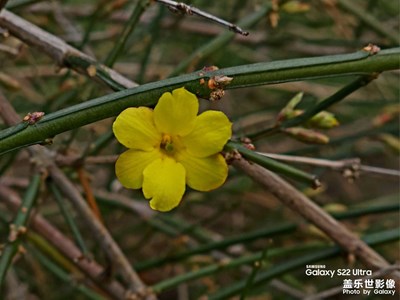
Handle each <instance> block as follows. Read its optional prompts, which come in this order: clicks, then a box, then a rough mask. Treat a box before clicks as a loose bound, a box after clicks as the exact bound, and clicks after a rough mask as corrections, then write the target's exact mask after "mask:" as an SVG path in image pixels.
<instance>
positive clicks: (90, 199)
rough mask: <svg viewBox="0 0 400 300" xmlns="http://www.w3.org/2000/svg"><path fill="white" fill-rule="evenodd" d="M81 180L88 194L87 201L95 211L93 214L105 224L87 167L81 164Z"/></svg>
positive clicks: (79, 170)
mask: <svg viewBox="0 0 400 300" xmlns="http://www.w3.org/2000/svg"><path fill="white" fill-rule="evenodd" d="M77 172H78V177H79V181H80V182H81V185H82V187H83V190H84V192H85V195H86V200H87V203H88V204H89V206H90V208H91V209H92V211H93V214H94V215H95V216H96V217H97V219H98V220H99V221H100V222H101V223H103V224H104V221H103V218H102V217H101V212H100V209H99V207H98V205H97V203H96V199H95V198H94V195H93V191H92V188H91V186H90V182H89V179H88V177H87V174H86V171H85V169H84V168H83V167H82V166H81V167H78V169H77Z"/></svg>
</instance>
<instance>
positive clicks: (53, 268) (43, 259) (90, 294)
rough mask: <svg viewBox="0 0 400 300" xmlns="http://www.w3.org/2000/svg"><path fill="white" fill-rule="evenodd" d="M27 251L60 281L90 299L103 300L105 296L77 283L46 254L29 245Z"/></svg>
mask: <svg viewBox="0 0 400 300" xmlns="http://www.w3.org/2000/svg"><path fill="white" fill-rule="evenodd" d="M28 249H29V253H32V254H33V256H34V257H35V258H37V260H38V261H39V262H40V263H41V264H42V265H43V266H44V267H45V268H46V269H47V270H48V271H50V273H51V274H53V275H55V276H56V277H58V278H59V279H60V280H61V281H63V282H65V283H67V284H69V285H70V286H72V287H73V288H74V289H76V290H78V291H79V292H81V293H82V294H83V295H85V296H86V297H87V299H92V300H104V299H105V298H104V297H103V296H101V295H99V294H97V293H95V292H94V291H92V290H90V289H88V288H87V287H85V286H84V285H82V284H81V283H78V282H77V281H76V280H74V279H73V277H71V276H70V274H68V273H66V272H65V271H64V270H63V269H62V268H60V267H59V266H58V265H56V264H55V263H54V262H52V261H51V260H50V259H48V257H47V256H46V255H43V254H42V253H41V252H39V251H38V250H36V249H35V248H33V247H29V246H28Z"/></svg>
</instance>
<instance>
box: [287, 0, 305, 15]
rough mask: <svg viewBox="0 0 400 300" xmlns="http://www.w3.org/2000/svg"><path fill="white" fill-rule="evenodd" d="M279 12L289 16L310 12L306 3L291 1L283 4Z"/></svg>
mask: <svg viewBox="0 0 400 300" xmlns="http://www.w3.org/2000/svg"><path fill="white" fill-rule="evenodd" d="M281 10H283V11H284V12H287V13H289V14H296V13H303V12H307V11H309V10H310V5H309V4H308V3H302V2H300V1H297V0H292V1H288V2H285V4H283V5H282V6H281Z"/></svg>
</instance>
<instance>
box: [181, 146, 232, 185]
mask: <svg viewBox="0 0 400 300" xmlns="http://www.w3.org/2000/svg"><path fill="white" fill-rule="evenodd" d="M178 161H179V162H180V163H181V164H182V165H183V166H184V167H185V170H186V183H187V185H188V186H190V187H191V188H192V189H195V190H198V191H202V192H206V191H210V190H213V189H216V188H218V187H220V186H221V185H222V184H223V183H224V182H225V180H226V177H227V176H228V165H227V164H226V161H225V159H224V157H223V156H222V155H221V154H219V153H218V154H215V155H211V156H208V157H203V158H198V157H194V156H192V155H190V154H189V153H188V152H186V151H182V152H180V153H179V157H178Z"/></svg>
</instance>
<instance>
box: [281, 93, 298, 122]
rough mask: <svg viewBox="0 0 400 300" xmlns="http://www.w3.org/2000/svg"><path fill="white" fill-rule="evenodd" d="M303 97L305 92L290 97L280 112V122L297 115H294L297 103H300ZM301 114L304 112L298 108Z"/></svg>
mask: <svg viewBox="0 0 400 300" xmlns="http://www.w3.org/2000/svg"><path fill="white" fill-rule="evenodd" d="M301 99H303V92H300V93H297V94H296V95H295V96H294V97H293V98H292V99H290V101H289V103H288V104H286V106H285V107H284V108H282V110H281V111H280V112H279V114H278V122H282V121H284V120H287V119H290V118H293V117H295V116H297V115H293V111H294V109H295V107H296V106H297V104H299V103H300V101H301ZM297 112H300V114H301V113H302V112H303V111H301V110H297Z"/></svg>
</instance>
